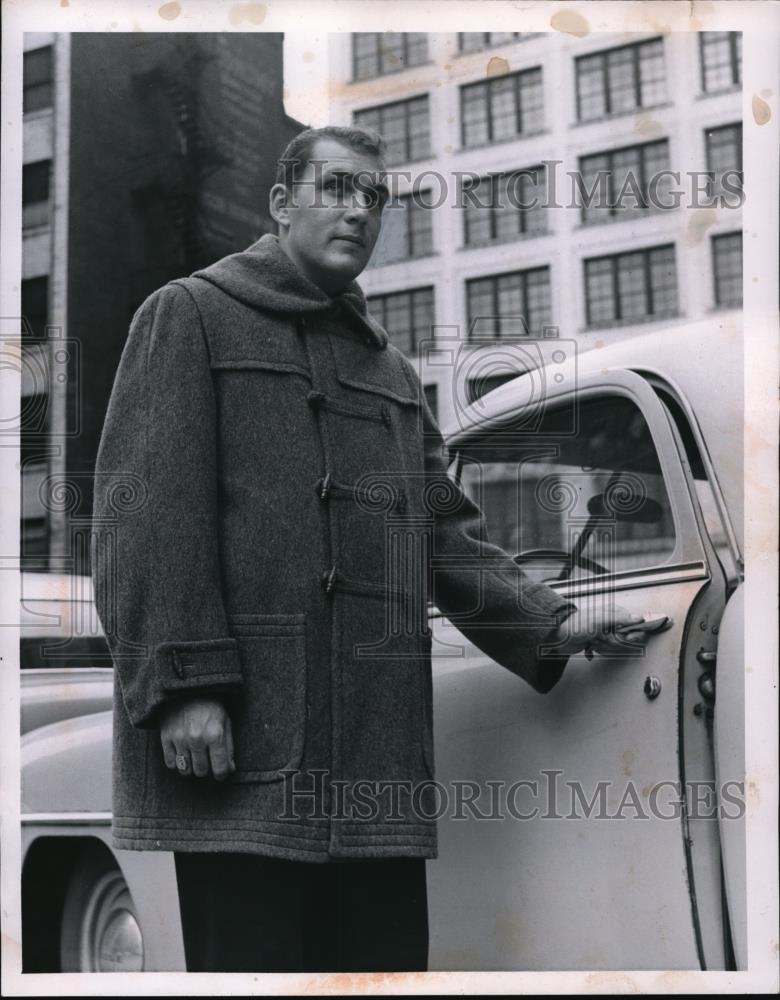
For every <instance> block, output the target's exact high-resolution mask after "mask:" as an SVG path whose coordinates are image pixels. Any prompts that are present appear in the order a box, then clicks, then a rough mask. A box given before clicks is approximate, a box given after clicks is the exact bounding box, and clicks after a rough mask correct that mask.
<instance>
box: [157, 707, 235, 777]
mask: <svg viewBox="0 0 780 1000" xmlns="http://www.w3.org/2000/svg"><path fill="white" fill-rule="evenodd" d="M160 739H161V741H162V748H163V756H164V757H165V766H166V767H169V768H170V769H171V770H172V771H178V772H179V774H181V775H183V776H189V775H191V774H194V775H195V776H196V777H197V778H206V777H208V776H209V775H213V776H214V777H215V778H216V779H217V781H224V780H225V778H227V777H228V775H230V773H231V772H232V771H235V769H236V765H235V762H234V760H233V732H232V730H231V728H230V718H229V716H228V714H227V712H226V710H225V707H224V705H222V703H221V702H219V701H213V700H212V699H209V698H192V699H189V700H185V701H181V702H176V703H175V704H172V705H170V706H168V707H166V708H164V709H163V710H162V714H161V719H160Z"/></svg>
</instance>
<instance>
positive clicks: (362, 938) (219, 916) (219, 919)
mask: <svg viewBox="0 0 780 1000" xmlns="http://www.w3.org/2000/svg"><path fill="white" fill-rule="evenodd" d="M175 860H176V880H177V883H178V889H179V903H180V906H181V919H182V929H183V933H184V950H185V954H186V958H187V971H188V972H301V971H303V972H376V971H384V972H405V971H425V970H426V969H427V967H428V898H427V889H426V882H425V861H424V860H423V859H418V858H388V859H380V860H373V859H372V860H360V861H343V862H342V861H339V862H332V863H330V862H329V863H325V864H317V863H309V862H305V861H284V860H281V859H278V858H266V857H262V856H260V855H255V854H191V853H185V852H177V853H176V854H175Z"/></svg>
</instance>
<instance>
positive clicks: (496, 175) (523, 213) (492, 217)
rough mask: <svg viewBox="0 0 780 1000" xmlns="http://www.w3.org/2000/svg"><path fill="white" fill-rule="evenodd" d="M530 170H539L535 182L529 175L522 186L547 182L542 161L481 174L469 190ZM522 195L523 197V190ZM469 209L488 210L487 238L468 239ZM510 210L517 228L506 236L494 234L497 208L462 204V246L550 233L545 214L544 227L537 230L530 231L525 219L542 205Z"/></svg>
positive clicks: (492, 197) (496, 224)
mask: <svg viewBox="0 0 780 1000" xmlns="http://www.w3.org/2000/svg"><path fill="white" fill-rule="evenodd" d="M531 172H541V175H540V176H538V177H537V179H536V181H535V182H534V181H532V180H531V178H530V177H528V180H527V181H526V183H524V185H523V187H524V188H525V187H526V184H535V185H536V186H538V185H539V184H546V182H547V167H546V166H545V164H544V163H536V164H534V165H533V166H530V167H519V168H518V169H517V170H501V171H496V172H493V173H488V174H482V175H481V176H480V177H479V179H478V180H477V183H476V184H475V185H473V186H472V187H471V188H469V190H473V188H474V187H479V186H480V185H482V184H484V183H485V182H486V181H490V183H491V186H493V185H496V186H498V185H500V182H501V179H502V178H504V177H514V176H516V175H522V176H527V175H528V174H530V173H531ZM523 196H524V197H525V192H524V195H523ZM493 199H494V191H493V190H491V202H492V201H493ZM469 209H471V211H473V212H488V213H490V214H489V215H488V222H489V229H490V236H489V238H488V239H487V240H471V239H469ZM504 210H505V211H507V209H504ZM511 210H512V211H513V212H514V213H515V214H516V217H517V222H518V230H517V232H516V233H515V234H514V235H513V236H511V237H506V236H499V235H497V234H496V230H497V227H498V217H497V215H496V214H495V213H496V212H498V211H499V209H496V208H492V207H491V208H484V207H482V206H475V205H469V204H466V205H464V206H463V246H464V248H473V247H485V246H492V245H494V244H497V243H498V244H500V243H512V242H514V241H515V239H525V238H527V239H531V238H533V237H535V236H548V235H549V234H550V232H551V229H550V224H549V219H548V217H547V216H546V215H544V216H543V220H544V228H542V229H539V230H531V231H529V229H528V221H527V220H528V214H529V213H530V212H536V211H540V210H543V207H542V206H537V207H536V208H514V207H512V209H511Z"/></svg>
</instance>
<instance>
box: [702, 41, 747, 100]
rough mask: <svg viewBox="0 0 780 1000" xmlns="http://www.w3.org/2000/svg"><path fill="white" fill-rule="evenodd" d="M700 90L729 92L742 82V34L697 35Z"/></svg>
mask: <svg viewBox="0 0 780 1000" xmlns="http://www.w3.org/2000/svg"><path fill="white" fill-rule="evenodd" d="M699 54H700V56H701V89H702V90H704V91H706V92H707V93H713V92H715V91H718V90H730V89H731V88H732V87H738V86H739V85H740V83H741V82H742V33H741V32H740V31H702V32H701V34H700V35H699Z"/></svg>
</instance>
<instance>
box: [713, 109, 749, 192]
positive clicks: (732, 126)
mask: <svg viewBox="0 0 780 1000" xmlns="http://www.w3.org/2000/svg"><path fill="white" fill-rule="evenodd" d="M726 131H734V132H737V133H738V136H739V138H738V141H737V142H736V143H735V144H734V148H735V150H736V154H737V156H736V160H737V164H738V166H737V170H738V171H739V176H740V184H739V186H740V190H744V170H743V161H742V143H743V134H742V122H741V121H737V122H731V123H729V124H727V125H714V126H712V128H705V129H704V156H705V162H706V164H707V173H708V174H711V175H712V176H711V177H710V178H709V185H708V186H709V188H710V190H709V195H710V197H712V196H713V194H715V193H717V192H718V191H719V190H721V189H722V183H720V181H719V177H717V176H715V173H716V172H715V169H714V167H713V165H712V136H713V135H714V134H715V133H718V132H719V133H723V132H726ZM727 169H731V168H727ZM720 176H721V177H722V174H721V175H720Z"/></svg>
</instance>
